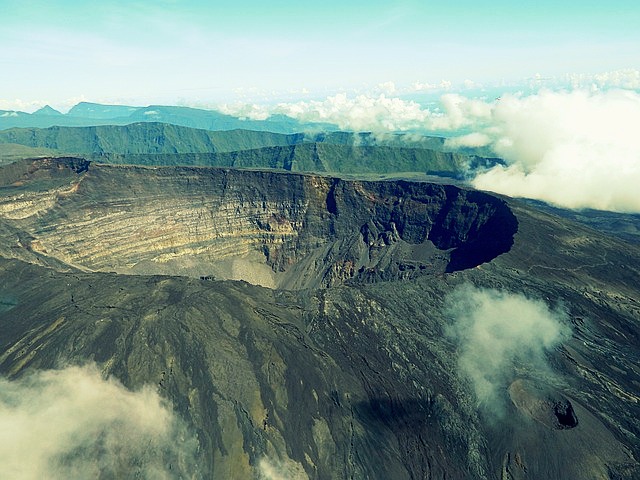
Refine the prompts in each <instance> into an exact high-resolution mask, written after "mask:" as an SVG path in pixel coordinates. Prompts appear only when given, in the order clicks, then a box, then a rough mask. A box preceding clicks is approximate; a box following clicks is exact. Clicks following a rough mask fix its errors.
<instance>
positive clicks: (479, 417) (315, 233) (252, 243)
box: [0, 163, 640, 479]
mask: <svg viewBox="0 0 640 480" xmlns="http://www.w3.org/2000/svg"><path fill="white" fill-rule="evenodd" d="M38 165H39V166H40V168H39V169H38V172H39V173H36V172H35V171H34V172H31V173H29V170H30V167H29V166H27V167H26V168H22V167H21V168H22V170H20V172H18V171H17V170H13V172H14V173H12V174H11V176H9V175H7V176H6V177H4V178H5V181H4V183H3V185H4V186H2V187H1V188H0V193H1V194H2V204H1V205H2V210H1V212H2V220H1V221H0V254H1V256H2V258H0V278H1V279H2V282H1V283H0V372H2V373H3V374H4V375H6V376H8V377H9V378H20V377H22V376H23V375H25V374H26V373H27V372H30V371H34V370H37V369H48V368H61V367H64V366H65V365H69V364H83V363H86V362H95V363H97V365H98V366H99V368H100V369H101V371H102V372H103V374H104V375H105V376H113V377H116V378H118V379H119V380H120V381H122V382H123V383H124V385H125V386H126V387H128V388H130V389H138V388H140V387H141V386H143V385H149V384H151V385H153V386H154V388H155V390H156V391H157V392H158V393H159V394H160V395H161V396H162V397H163V398H165V399H166V400H167V401H168V403H169V404H170V405H171V406H172V408H173V409H174V410H175V412H176V413H177V414H178V415H179V416H180V418H182V419H184V420H185V422H186V423H187V424H188V426H189V429H190V435H191V436H192V437H193V438H195V439H196V442H197V444H198V445H199V449H198V450H197V452H196V453H195V455H196V457H197V459H196V462H195V463H196V464H197V465H198V468H197V471H196V472H193V474H194V475H193V476H194V478H269V475H272V476H274V475H281V476H284V477H285V478H287V477H290V478H313V479H334V478H354V479H355V478H394V479H417V478H429V479H445V478H447V479H559V478H563V479H564V478H566V479H600V478H609V479H621V478H622V479H633V478H639V477H640V468H639V465H638V461H637V459H638V458H640V424H639V423H638V420H637V419H638V418H640V407H639V405H640V403H639V402H640V398H639V396H638V373H640V356H639V355H640V354H639V352H638V344H639V342H640V328H639V325H640V304H639V303H638V298H640V291H639V290H638V288H639V287H638V285H640V250H639V249H638V247H637V246H634V245H631V244H627V243H625V242H623V241H620V240H616V239H612V238H610V237H607V236H604V235H601V234H598V233H597V232H595V231H593V230H590V229H587V228H585V227H581V226H579V225H577V224H575V223H572V222H569V221H567V220H564V219H561V218H558V217H555V216H552V215H548V214H544V213H541V212H539V211H537V210H535V209H532V208H531V207H528V206H525V205H523V204H521V203H519V202H516V201H511V200H508V201H507V200H504V199H500V198H497V197H494V196H492V195H488V194H485V193H481V192H475V191H471V190H466V189H460V188H456V187H452V186H444V185H430V184H414V183H409V182H360V181H358V182H347V181H344V180H339V179H332V178H326V177H320V176H306V175H305V176H301V175H291V174H276V173H269V172H238V171H233V170H207V169H191V168H178V169H146V168H128V167H96V166H94V165H93V164H92V165H90V166H89V169H88V170H87V171H83V172H79V173H78V172H77V170H78V169H77V168H75V167H73V166H70V165H69V164H67V163H63V164H62V168H59V166H58V165H57V164H55V163H53V164H48V166H46V167H45V166H44V164H38ZM74 165H75V164H74ZM13 168H14V169H15V168H18V167H13ZM47 169H49V170H51V172H50V173H49V174H43V172H45V171H46V170H47ZM16 172H18V173H16ZM7 179H8V180H7ZM9 180H11V181H9ZM16 182H20V183H19V184H16ZM34 211H35V212H36V213H33V212H34ZM212 232H213V233H212ZM203 252H204V253H203ZM229 252H231V253H229ZM252 252H253V253H255V252H258V258H259V260H260V261H258V260H252V261H253V263H250V266H251V267H252V268H254V269H256V268H258V267H257V266H258V265H263V266H264V265H265V262H268V264H269V265H270V267H269V271H274V272H276V273H275V275H276V277H275V278H276V279H277V282H280V284H281V285H287V286H292V287H296V288H298V290H283V289H269V288H262V287H259V286H256V285H251V284H249V283H246V282H244V281H216V280H212V279H203V280H201V279H200V278H199V274H198V276H196V275H194V277H195V278H193V277H192V278H189V277H185V276H175V275H174V276H166V275H165V276H162V275H120V274H116V273H109V272H97V271H88V270H89V269H91V270H94V269H95V270H97V269H104V270H109V269H115V268H122V269H123V270H125V269H128V270H126V271H127V272H128V273H135V272H136V270H135V268H134V267H127V264H128V263H129V262H140V261H141V260H140V259H141V258H142V257H144V256H145V255H147V256H148V257H146V258H147V260H146V261H147V262H148V264H149V265H151V266H153V264H154V263H159V262H162V261H164V262H166V263H165V265H166V266H167V270H170V269H171V268H174V267H175V268H177V269H178V271H181V272H185V271H186V267H185V265H186V262H187V260H188V259H192V260H193V259H195V260H194V261H195V263H197V264H200V263H201V262H205V267H206V268H205V271H206V269H209V268H212V267H214V266H216V265H217V264H216V263H215V261H219V258H220V257H222V258H225V255H226V256H227V257H226V258H234V259H236V260H237V259H240V258H242V255H245V256H247V255H249V254H253V253H252ZM153 258H156V259H157V260H155V261H154V260H153ZM176 259H178V260H179V261H178V260H176ZM216 259H218V260H216ZM47 262H48V263H47ZM206 262H210V263H208V264H207V263H206ZM260 262H262V263H260ZM438 262H440V263H438ZM43 264H44V265H47V266H42V265H43ZM421 266H424V267H425V268H424V269H422V270H421ZM178 267H179V268H178ZM470 267H477V268H470ZM145 268H149V269H150V268H151V267H146V266H145ZM180 268H181V270H180ZM429 268H431V270H429ZM273 269H275V270H273ZM361 269H362V270H361ZM65 270H66V271H65ZM196 271H197V269H195V268H194V269H193V270H192V272H193V273H195V272H196ZM278 272H279V273H278ZM420 272H422V273H420ZM143 273H144V272H143ZM209 273H213V274H215V273H216V272H209ZM278 275H280V276H278ZM202 276H204V277H209V278H211V277H212V275H209V274H208V273H205V274H204V275H202ZM464 285H474V286H476V287H481V288H485V289H488V288H490V289H496V290H499V291H501V292H511V293H519V294H523V295H526V296H527V297H530V298H534V299H539V300H541V301H544V302H545V303H546V304H548V305H550V306H554V305H559V304H560V305H562V309H563V312H564V318H566V322H567V323H569V324H570V325H568V326H567V327H568V329H570V334H568V335H567V336H566V338H564V337H563V339H562V342H561V343H559V344H557V345H556V346H555V347H554V348H551V349H549V350H548V351H545V355H544V359H540V361H544V362H545V363H544V364H545V368H544V369H541V368H538V367H539V365H538V363H536V362H526V361H522V360H518V357H517V356H516V357H514V358H515V360H514V361H513V362H511V363H510V364H509V365H508V368H505V372H504V374H503V376H502V377H500V382H498V384H497V386H496V396H497V398H498V400H499V402H498V403H500V404H501V406H502V410H501V411H500V412H499V413H495V412H494V411H493V410H492V409H490V408H487V406H486V405H481V404H479V403H478V399H477V398H476V395H475V394H474V390H473V388H472V386H471V385H470V381H469V379H468V378H466V377H465V376H464V375H463V373H462V372H461V370H460V368H459V363H458V358H459V355H460V353H461V352H460V345H459V344H458V343H456V341H454V339H453V338H452V337H451V335H450V333H449V332H450V330H451V326H452V322H453V319H452V317H451V313H450V311H451V305H449V303H448V302H449V300H448V298H449V294H450V293H451V292H452V291H453V290H455V289H457V288H458V287H461V286H464ZM303 287H322V288H303ZM518 313H519V312H515V313H514V315H513V317H514V318H513V322H517V321H518ZM499 353H500V352H498V351H496V352H495V354H496V355H497V354H499ZM487 363H489V362H487Z"/></svg>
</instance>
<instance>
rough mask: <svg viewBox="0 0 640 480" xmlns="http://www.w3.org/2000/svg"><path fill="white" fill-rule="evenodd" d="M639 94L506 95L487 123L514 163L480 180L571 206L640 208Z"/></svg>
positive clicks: (485, 185) (480, 184) (497, 147)
mask: <svg viewBox="0 0 640 480" xmlns="http://www.w3.org/2000/svg"><path fill="white" fill-rule="evenodd" d="M637 125H640V95H638V94H637V93H634V92H631V91H624V90H610V91H607V92H595V93H589V92H585V91H574V92H570V93H567V92H551V91H544V92H541V93H539V94H537V95H532V96H529V97H518V96H513V95H506V96H503V97H502V98H501V99H500V100H499V101H497V102H496V103H495V105H493V107H492V110H491V118H490V121H489V123H488V126H479V130H480V131H482V132H484V133H485V134H486V135H488V136H490V137H491V138H492V142H491V145H492V148H493V150H494V151H495V152H496V154H497V155H498V156H500V157H502V158H504V159H505V160H506V161H507V163H508V165H507V166H506V167H503V166H498V167H495V168H494V169H492V170H490V171H488V172H485V173H482V174H480V175H478V176H477V177H476V178H475V179H474V181H473V184H474V186H475V187H477V188H481V189H486V190H492V191H495V192H499V193H504V194H506V195H511V196H523V197H529V198H537V199H540V200H545V201H548V202H551V203H554V204H557V205H560V206H563V207H568V208H587V207H588V208H595V209H601V210H613V211H628V212H640V194H638V185H639V184H640V136H639V135H638V134H637Z"/></svg>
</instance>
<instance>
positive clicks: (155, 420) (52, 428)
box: [0, 366, 196, 480]
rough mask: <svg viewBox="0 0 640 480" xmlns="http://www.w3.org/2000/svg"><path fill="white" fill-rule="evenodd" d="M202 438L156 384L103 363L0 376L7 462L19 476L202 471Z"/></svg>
mask: <svg viewBox="0 0 640 480" xmlns="http://www.w3.org/2000/svg"><path fill="white" fill-rule="evenodd" d="M195 449H196V441H195V439H194V438H192V437H190V436H189V435H187V433H186V428H185V427H184V425H183V424H182V422H181V421H179V420H178V418H177V417H176V416H175V415H174V414H173V413H172V411H171V410H170V409H169V408H168V406H167V405H165V403H164V402H163V400H162V399H161V398H160V397H159V396H158V394H157V393H155V392H154V391H153V389H151V388H150V387H146V388H143V389H142V390H140V391H137V392H132V391H129V390H127V389H126V388H124V387H123V386H122V385H121V384H120V383H119V382H117V381H115V380H113V379H109V380H104V379H103V378H102V377H101V375H100V372H99V371H98V370H97V368H96V367H95V366H86V367H69V368H66V369H63V370H49V371H39V372H36V373H34V374H32V375H29V376H26V377H22V378H20V379H18V380H13V381H9V380H6V379H2V378H0V465H2V476H3V477H5V476H6V478H11V479H14V480H37V479H42V478H48V479H52V480H57V479H85V478H99V477H101V476H102V475H105V476H107V477H109V478H111V477H113V478H116V477H117V478H133V477H135V478H143V479H163V478H164V479H168V478H176V477H177V476H180V475H189V474H190V473H193V472H194V471H195V470H194V453H195Z"/></svg>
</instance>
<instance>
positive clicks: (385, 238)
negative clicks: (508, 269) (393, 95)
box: [0, 159, 517, 289]
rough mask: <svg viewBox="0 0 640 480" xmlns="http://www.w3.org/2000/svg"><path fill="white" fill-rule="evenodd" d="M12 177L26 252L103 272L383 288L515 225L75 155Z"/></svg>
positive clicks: (429, 187)
mask: <svg viewBox="0 0 640 480" xmlns="http://www.w3.org/2000/svg"><path fill="white" fill-rule="evenodd" d="M4 179H5V180H4V181H5V185H7V184H8V185H7V186H6V187H5V188H4V189H3V195H2V196H1V197H0V218H4V219H5V220H6V221H11V222H13V226H14V227H15V228H18V229H20V230H22V231H23V232H25V234H27V235H28V236H29V237H30V238H31V239H32V240H31V241H30V244H29V248H31V249H33V250H36V251H38V252H40V253H42V254H45V255H48V256H50V257H53V258H56V259H58V260H60V261H62V262H65V263H68V264H70V265H76V266H79V267H81V268H85V269H89V270H94V271H95V270H102V271H117V272H123V273H144V274H149V273H154V274H158V273H169V272H171V273H180V274H183V275H190V276H195V277H202V276H211V277H214V278H233V279H244V280H246V281H249V282H251V283H256V284H262V285H265V286H270V287H275V286H280V287H285V288H294V289H297V288H309V287H320V286H330V285H335V284H339V283H343V282H345V281H351V282H373V281H380V280H390V279H400V278H413V277H416V276H419V275H425V274H440V273H443V272H445V271H446V272H452V271H457V270H462V269H466V268H472V267H475V266H477V265H479V264H481V263H484V262H488V261H490V260H491V259H493V258H495V257H496V256H497V255H500V254H501V253H504V252H506V251H508V250H509V248H510V246H511V244H512V242H513V235H514V234H515V232H516V231H517V220H516V219H515V216H514V215H513V214H512V213H511V212H510V210H509V207H508V206H507V205H506V203H505V202H504V201H502V200H500V199H498V198H496V197H493V196H491V195H487V194H484V193H481V192H476V191H471V190H465V189H461V188H458V187H454V186H450V185H436V184H428V183H411V182H406V181H397V182H364V181H346V180H340V179H336V178H330V177H322V176H317V175H293V174H283V173H275V172H267V171H237V170H231V169H204V168H187V167H173V168H143V167H130V166H127V167H116V166H105V165H91V166H90V167H89V164H88V163H87V162H86V161H82V160H78V159H57V160H52V159H45V160H37V161H33V162H31V163H23V164H22V167H20V166H13V167H11V169H10V170H7V173H6V174H5V175H4ZM43 187H44V188H43Z"/></svg>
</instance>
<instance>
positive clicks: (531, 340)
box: [449, 285, 569, 413]
mask: <svg viewBox="0 0 640 480" xmlns="http://www.w3.org/2000/svg"><path fill="white" fill-rule="evenodd" d="M449 304H450V308H449V313H450V315H451V317H452V318H453V320H454V324H453V325H452V327H451V330H450V332H449V333H450V335H451V336H452V337H453V338H454V339H455V340H456V341H457V342H458V344H459V352H460V356H459V362H458V365H459V368H460V373H461V374H462V375H463V376H465V377H466V378H468V379H469V380H470V381H471V384H472V386H473V389H474V392H475V395H476V398H477V401H478V403H479V404H480V405H482V406H484V407H486V408H488V409H489V410H490V411H493V412H495V413H499V412H500V411H501V407H502V401H503V400H504V398H505V395H504V392H505V391H506V388H507V387H508V386H509V384H510V383H511V382H512V381H513V380H514V379H515V370H514V369H515V367H516V365H520V367H525V368H526V369H528V370H529V371H530V372H534V373H535V374H536V375H537V376H542V377H545V376H549V375H553V374H552V372H551V370H550V367H549V365H548V363H547V361H546V357H545V354H546V352H547V351H549V350H550V349H552V348H553V347H554V346H556V345H558V344H559V343H560V342H561V341H562V340H563V339H565V338H566V337H567V336H568V334H569V329H568V327H567V326H566V323H565V314H564V313H563V312H562V311H560V310H555V311H554V310H551V309H550V308H549V307H548V306H547V305H546V304H545V303H544V302H542V301H540V300H533V299H529V298H527V297H525V296H523V295H518V294H513V293H509V292H505V291H498V290H484V289H477V288H475V287H472V286H470V285H466V286H463V287H461V288H458V289H457V290H455V291H454V292H453V293H452V294H451V295H450V297H449Z"/></svg>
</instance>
